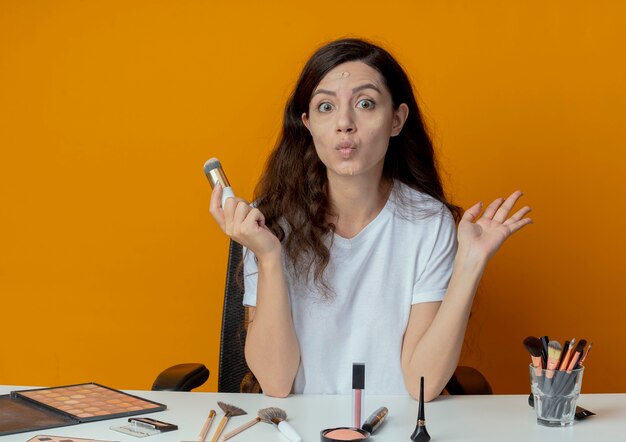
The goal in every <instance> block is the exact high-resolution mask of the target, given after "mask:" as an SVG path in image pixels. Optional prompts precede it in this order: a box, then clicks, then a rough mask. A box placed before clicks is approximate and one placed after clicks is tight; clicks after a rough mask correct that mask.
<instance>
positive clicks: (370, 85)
mask: <svg viewBox="0 0 626 442" xmlns="http://www.w3.org/2000/svg"><path fill="white" fill-rule="evenodd" d="M364 89H374V90H375V91H376V92H378V93H379V94H381V93H382V92H380V89H379V88H378V87H377V86H376V85H375V84H373V83H366V84H363V85H361V86H357V87H355V88H354V89H352V93H353V94H356V93H357V92H360V91H362V90H364ZM318 94H326V95H332V96H333V97H336V96H337V94H336V93H335V92H333V91H329V90H328V89H318V90H316V91H315V92H313V95H312V96H311V98H313V97H314V96H316V95H318Z"/></svg>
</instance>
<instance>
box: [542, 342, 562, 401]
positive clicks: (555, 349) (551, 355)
mask: <svg viewBox="0 0 626 442" xmlns="http://www.w3.org/2000/svg"><path fill="white" fill-rule="evenodd" d="M562 352H563V346H561V344H560V343H559V341H550V343H549V344H548V365H547V367H546V378H545V379H544V380H543V385H544V387H543V391H544V393H545V394H548V392H550V390H551V387H552V379H553V378H554V371H555V370H557V369H558V368H559V367H558V365H559V361H560V360H561V353H562Z"/></svg>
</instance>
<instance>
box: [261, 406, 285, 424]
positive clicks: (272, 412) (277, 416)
mask: <svg viewBox="0 0 626 442" xmlns="http://www.w3.org/2000/svg"><path fill="white" fill-rule="evenodd" d="M258 415H259V417H260V418H261V420H262V421H263V422H265V423H268V424H271V423H274V424H277V423H279V422H280V421H284V420H286V419H287V412H286V411H285V410H283V409H282V408H278V407H269V408H261V409H260V410H259V412H258Z"/></svg>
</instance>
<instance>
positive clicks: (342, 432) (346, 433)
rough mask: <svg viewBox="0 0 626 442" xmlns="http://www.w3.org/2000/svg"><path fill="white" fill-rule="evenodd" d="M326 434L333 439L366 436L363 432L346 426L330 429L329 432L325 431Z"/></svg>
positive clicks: (352, 438) (350, 438)
mask: <svg viewBox="0 0 626 442" xmlns="http://www.w3.org/2000/svg"><path fill="white" fill-rule="evenodd" d="M324 436H326V437H332V438H333V439H336V440H360V439H365V436H363V435H362V434H361V433H359V432H357V431H354V430H348V429H346V428H339V429H337V430H333V431H329V432H328V433H325V434H324Z"/></svg>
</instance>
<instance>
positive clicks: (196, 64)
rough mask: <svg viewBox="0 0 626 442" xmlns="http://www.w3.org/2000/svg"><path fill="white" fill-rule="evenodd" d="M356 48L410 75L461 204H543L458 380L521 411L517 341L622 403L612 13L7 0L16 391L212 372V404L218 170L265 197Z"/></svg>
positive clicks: (522, 371) (8, 307)
mask: <svg viewBox="0 0 626 442" xmlns="http://www.w3.org/2000/svg"><path fill="white" fill-rule="evenodd" d="M342 36H361V37H366V38H369V39H372V40H374V41H376V42H378V43H380V44H382V45H384V46H385V47H387V48H388V49H389V50H390V51H391V52H392V53H394V54H395V55H396V56H397V57H398V59H399V60H400V61H401V62H402V63H403V64H404V65H405V67H406V68H407V70H408V71H409V72H410V74H411V76H412V78H413V80H414V83H415V86H416V88H417V91H418V94H419V97H420V100H421V102H422V104H423V108H424V111H425V113H426V115H427V118H428V122H429V126H430V128H431V131H432V133H433V136H434V140H435V142H436V145H437V148H438V150H439V153H440V159H441V164H442V166H443V170H444V174H445V176H446V183H447V187H448V189H449V191H450V194H451V196H452V198H453V200H454V201H455V202H456V203H458V204H460V205H462V206H464V207H468V206H469V205H470V204H472V203H473V202H475V201H477V200H479V199H483V200H492V199H494V198H496V197H498V196H500V195H505V194H507V193H509V192H510V191H512V190H514V189H515V188H518V187H519V188H521V189H523V190H524V191H525V193H526V197H525V200H526V202H527V203H529V204H531V205H532V207H533V209H534V213H533V217H534V220H535V224H534V225H533V226H532V227H530V228H528V229H526V230H525V231H523V232H522V233H520V234H519V235H518V236H516V237H514V238H513V239H512V240H510V241H509V242H508V243H507V244H506V246H505V248H504V249H503V250H502V251H501V252H500V253H499V254H498V255H497V256H496V258H495V259H494V260H493V262H492V263H491V265H490V267H489V269H488V271H487V273H486V274H485V277H484V280H483V283H482V285H481V288H480V289H479V293H478V296H477V299H476V303H475V306H474V311H473V316H472V319H471V324H470V328H469V332H468V335H467V339H466V346H465V347H464V353H463V358H462V362H464V363H466V364H471V365H473V366H475V367H477V368H479V369H480V370H482V371H483V372H484V373H485V374H486V375H487V376H488V378H489V380H490V381H491V383H492V385H493V387H494V390H495V392H496V393H525V392H527V391H528V371H527V368H526V365H527V364H528V362H529V357H528V354H527V353H526V352H525V351H524V349H523V348H522V345H521V342H522V339H523V338H524V337H525V336H527V335H529V334H534V335H541V334H548V335H549V336H550V337H552V338H558V339H559V340H561V341H563V340H565V339H569V338H572V337H576V338H578V339H580V338H586V339H587V340H593V341H594V343H595V344H594V349H593V351H592V352H591V354H590V357H589V361H588V364H587V368H588V372H587V373H586V374H585V382H584V385H583V391H584V392H598V393H599V392H626V377H624V376H623V371H624V368H625V365H626V364H625V362H626V353H625V352H623V351H621V350H620V349H622V348H623V339H622V335H623V332H620V330H623V319H620V318H623V317H624V313H623V310H624V308H625V307H626V300H625V299H626V298H625V296H624V295H625V290H624V288H625V284H624V278H623V274H624V270H623V267H624V264H623V262H624V261H623V258H622V257H623V253H624V250H625V249H626V244H625V240H624V233H623V226H624V222H623V219H624V215H625V211H626V204H624V203H625V201H624V184H623V181H624V178H625V177H626V167H625V163H626V154H625V151H626V150H625V149H624V147H625V145H626V142H625V141H624V140H626V118H625V115H626V111H625V109H626V86H625V84H626V82H625V81H624V79H626V63H625V62H624V43H625V42H626V4H625V3H624V2H621V1H618V0H615V1H594V2H587V1H555V2H544V1H539V0H534V1H513V2H501V1H495V0H494V1H478V2H461V1H440V2H425V1H423V2H422V1H408V0H407V1H403V2H390V3H387V4H385V5H382V4H381V3H380V2H378V1H359V2H335V1H316V2H308V3H298V2H284V3H271V2H270V3H267V2H258V1H234V2H217V1H184V2H172V1H154V0H151V1H133V2H127V1H109V0H107V1H56V0H54V1H53V0H50V1H45V0H42V1H23V0H3V1H2V2H1V3H0V146H1V153H2V157H1V158H2V161H1V162H0V167H1V172H0V184H1V187H0V223H1V225H0V299H1V304H0V305H1V309H2V310H1V313H2V320H1V321H0V324H1V325H0V330H1V333H2V351H0V384H22V385H62V384H68V383H77V382H83V381H96V382H100V383H103V384H106V385H109V386H112V387H116V388H132V389H145V388H149V387H150V386H151V383H152V381H153V379H154V377H155V376H156V375H157V374H158V373H159V372H160V371H161V370H162V369H163V368H165V367H167V366H169V365H172V364H175V363H180V362H190V361H198V362H203V363H205V364H206V365H207V366H208V367H209V369H210V370H211V372H212V375H211V377H210V380H209V383H208V384H207V385H206V386H205V387H203V389H205V390H215V389H216V388H217V362H218V347H219V332H220V318H221V305H222V293H223V285H224V273H225V264H226V253H227V244H228V243H227V239H226V238H225V237H224V236H223V235H222V234H221V232H220V231H219V229H218V228H217V227H216V225H215V224H214V223H213V222H212V220H211V219H210V216H209V213H208V200H209V185H208V182H207V180H206V178H205V177H204V175H203V172H202V165H203V164H204V162H205V160H207V159H208V158H210V157H212V156H216V157H219V158H220V159H221V160H222V163H223V164H224V165H225V169H226V171H227V173H228V175H229V178H230V180H231V182H232V183H233V186H234V188H235V191H236V192H237V193H238V194H239V195H241V196H244V197H247V198H249V197H250V196H251V193H252V189H253V187H254V184H255V182H256V180H257V178H258V176H259V173H260V171H261V168H262V166H263V163H264V160H265V158H266V156H267V153H268V151H269V150H270V149H271V148H272V146H273V143H274V141H275V138H276V135H277V133H278V131H279V128H280V120H281V116H282V110H283V106H284V103H285V100H286V98H287V96H288V94H289V92H290V90H291V88H292V86H293V84H294V82H295V80H296V77H297V75H298V73H299V71H300V69H301V67H302V65H303V63H304V62H305V61H306V59H307V58H308V57H309V55H310V54H311V53H312V51H313V50H314V49H315V48H316V47H317V46H318V45H320V44H321V43H323V42H325V41H328V40H331V39H334V38H338V37H342ZM620 324H622V325H620Z"/></svg>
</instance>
